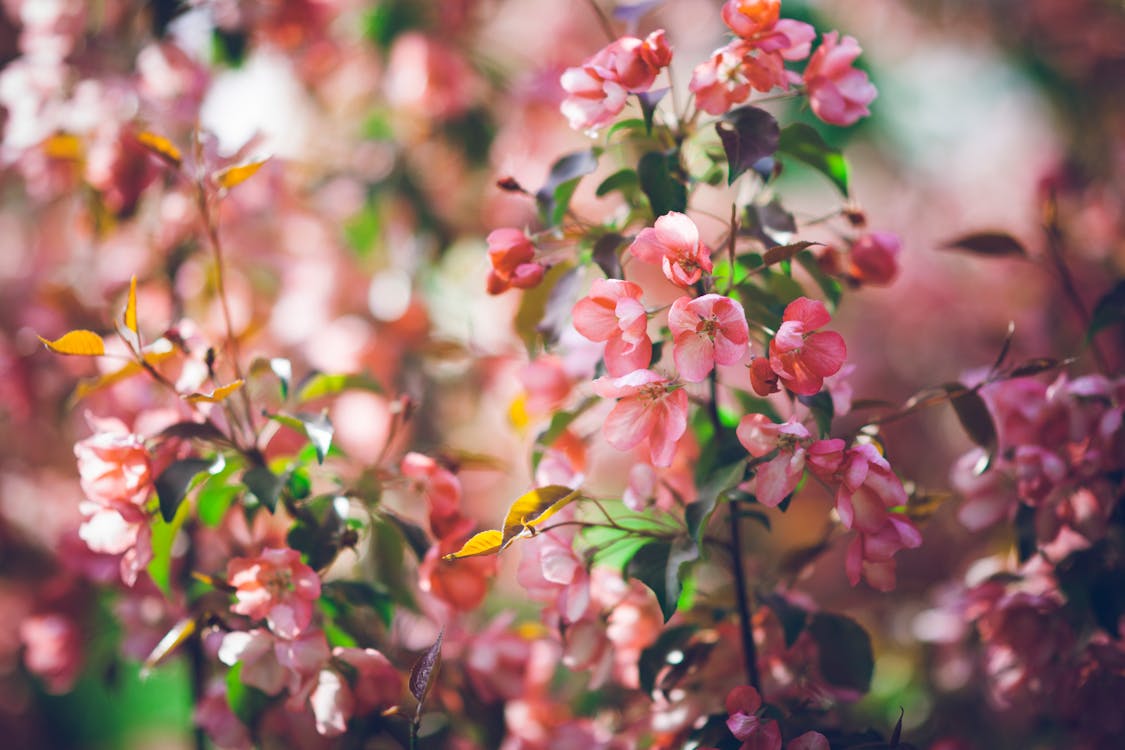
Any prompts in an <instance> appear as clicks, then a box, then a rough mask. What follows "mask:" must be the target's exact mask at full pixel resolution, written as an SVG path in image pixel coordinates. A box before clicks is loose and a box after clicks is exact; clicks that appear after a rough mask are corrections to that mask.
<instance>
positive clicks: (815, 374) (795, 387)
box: [770, 297, 848, 396]
mask: <svg viewBox="0 0 1125 750" xmlns="http://www.w3.org/2000/svg"><path fill="white" fill-rule="evenodd" d="M831 320H832V316H831V315H829V314H828V310H827V309H826V308H825V307H824V303H823V302H820V301H819V300H811V299H809V298H807V297H799V298H797V299H795V300H793V301H792V302H790V303H789V305H788V307H786V308H785V313H784V315H783V316H782V323H781V326H780V327H779V328H778V330H777V335H776V336H774V338H773V340H772V341H771V342H770V367H772V368H773V371H774V372H775V373H776V374H777V376H778V377H779V378H780V379H781V381H782V382H783V383H784V385H785V387H786V388H788V389H789V390H790V391H792V392H793V393H796V394H799V395H802V396H811V395H813V394H815V393H817V392H818V391H819V390H820V388H821V386H822V385H823V384H824V378H826V377H828V376H829V375H834V374H836V372H837V371H839V369H840V368H841V367H842V366H843V365H844V359H845V358H846V357H847V356H848V350H847V347H846V346H845V344H844V337H843V336H841V335H840V334H838V333H836V332H835V331H821V332H815V333H814V331H815V330H816V329H817V328H820V327H821V326H823V325H827V324H828V323H829V322H830V321H831Z"/></svg>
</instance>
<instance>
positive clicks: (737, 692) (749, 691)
mask: <svg viewBox="0 0 1125 750" xmlns="http://www.w3.org/2000/svg"><path fill="white" fill-rule="evenodd" d="M725 707H726V710H727V714H728V718H727V729H729V730H730V733H731V734H733V735H734V736H735V738H736V739H739V740H742V741H743V745H742V747H743V748H745V749H746V750H781V729H780V727H778V725H777V722H776V721H774V720H773V719H766V720H764V721H763V720H762V719H761V717H760V716H759V715H758V711H759V709H761V707H762V696H761V695H759V694H758V691H757V690H756V689H754V688H753V687H751V686H749V685H740V686H739V687H736V688H734V689H733V690H731V691H730V692H729V693H728V694H727V698H726V702H725Z"/></svg>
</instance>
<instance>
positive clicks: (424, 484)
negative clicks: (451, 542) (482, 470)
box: [399, 451, 462, 539]
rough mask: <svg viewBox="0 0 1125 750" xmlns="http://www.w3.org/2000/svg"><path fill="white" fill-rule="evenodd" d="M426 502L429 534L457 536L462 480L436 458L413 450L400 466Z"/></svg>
mask: <svg viewBox="0 0 1125 750" xmlns="http://www.w3.org/2000/svg"><path fill="white" fill-rule="evenodd" d="M399 467H400V470H401V471H402V475H403V476H404V477H406V478H407V479H411V480H413V483H414V485H415V487H416V488H417V489H418V490H419V491H420V492H422V494H423V495H424V496H425V499H426V509H427V510H428V511H429V522H430V531H432V532H433V534H434V536H435V537H437V538H438V539H444V538H445V537H447V536H449V535H450V534H452V533H454V532H455V531H456V529H457V527H458V525H459V524H460V523H461V520H462V516H461V480H459V479H458V478H457V475H456V474H454V473H453V472H451V471H450V470H449V469H446V468H445V467H444V466H442V465H441V464H439V463H438V462H437V461H435V460H434V459H433V458H431V457H429V456H427V455H425V454H422V453H416V452H414V451H411V452H410V453H407V454H406V455H405V456H403V457H402V461H401V463H400V464H399Z"/></svg>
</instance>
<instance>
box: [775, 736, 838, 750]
mask: <svg viewBox="0 0 1125 750" xmlns="http://www.w3.org/2000/svg"><path fill="white" fill-rule="evenodd" d="M785 750H829V745H828V738H827V737H825V736H824V735H823V734H821V733H820V732H805V733H804V734H802V735H801V736H800V737H794V738H793V739H791V740H789V742H788V743H787V744H786V745H785Z"/></svg>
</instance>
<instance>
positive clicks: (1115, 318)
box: [1086, 281, 1125, 341]
mask: <svg viewBox="0 0 1125 750" xmlns="http://www.w3.org/2000/svg"><path fill="white" fill-rule="evenodd" d="M1122 321H1125V281H1119V282H1117V286H1115V287H1113V289H1110V290H1109V291H1108V292H1106V293H1105V294H1104V295H1102V298H1101V299H1099V300H1098V302H1097V304H1095V305H1094V312H1093V313H1092V314H1091V316H1090V327H1089V328H1088V329H1087V330H1086V340H1087V341H1089V340H1090V339H1092V338H1094V336H1095V335H1096V334H1097V333H1098V332H1099V331H1101V330H1103V329H1105V328H1109V327H1110V326H1113V325H1118V324H1120V323H1121V322H1122Z"/></svg>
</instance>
